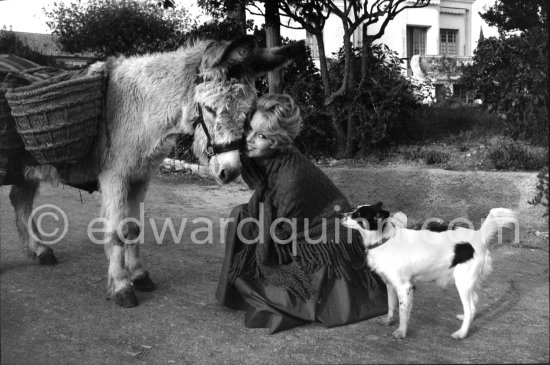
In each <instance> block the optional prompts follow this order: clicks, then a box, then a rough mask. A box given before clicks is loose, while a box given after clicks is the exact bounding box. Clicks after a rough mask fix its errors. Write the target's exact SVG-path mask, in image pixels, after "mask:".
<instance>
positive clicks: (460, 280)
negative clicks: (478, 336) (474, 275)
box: [451, 269, 478, 339]
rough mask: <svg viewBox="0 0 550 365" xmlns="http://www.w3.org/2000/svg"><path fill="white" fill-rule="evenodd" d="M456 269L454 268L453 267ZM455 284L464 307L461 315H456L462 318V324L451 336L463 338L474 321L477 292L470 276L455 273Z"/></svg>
mask: <svg viewBox="0 0 550 365" xmlns="http://www.w3.org/2000/svg"><path fill="white" fill-rule="evenodd" d="M455 270H456V269H455ZM455 285H456V288H457V290H458V294H459V295H460V300H461V301H462V307H463V308H464V314H463V315H460V314H459V315H457V318H458V319H462V326H461V327H460V329H459V330H458V331H456V332H454V333H453V334H452V335H451V337H452V338H454V339H463V338H464V337H466V335H467V334H468V330H469V329H470V326H471V325H472V322H473V321H474V317H475V313H476V303H477V298H478V297H477V293H476V292H475V288H474V281H473V280H471V278H467V277H460V275H456V274H455Z"/></svg>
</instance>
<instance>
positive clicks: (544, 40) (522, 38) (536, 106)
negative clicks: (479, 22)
mask: <svg viewBox="0 0 550 365" xmlns="http://www.w3.org/2000/svg"><path fill="white" fill-rule="evenodd" d="M547 66H548V32H547V29H546V28H545V27H538V28H533V29H530V30H528V31H525V32H522V33H520V34H518V35H510V36H508V37H501V38H495V37H491V38H487V39H485V40H483V41H480V42H479V44H478V46H477V49H476V51H475V54H474V60H473V63H472V64H471V65H468V66H466V67H465V68H464V70H463V77H462V82H463V83H464V84H465V86H466V87H468V88H469V89H471V90H475V91H476V97H480V98H481V99H483V106H484V107H485V108H487V109H488V110H490V111H493V112H496V114H497V115H501V116H503V122H504V124H505V126H506V128H505V129H504V132H505V133H506V134H507V135H508V136H510V137H512V138H518V139H519V138H521V139H527V140H529V141H533V142H536V143H539V144H541V145H547V144H548V110H547V107H546V106H547V105H548V74H547V71H546V70H547Z"/></svg>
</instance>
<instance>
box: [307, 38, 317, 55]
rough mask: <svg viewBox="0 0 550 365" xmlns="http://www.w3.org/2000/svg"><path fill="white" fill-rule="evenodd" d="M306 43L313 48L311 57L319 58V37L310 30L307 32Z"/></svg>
mask: <svg viewBox="0 0 550 365" xmlns="http://www.w3.org/2000/svg"><path fill="white" fill-rule="evenodd" d="M306 45H307V46H308V47H309V49H311V57H312V58H319V47H318V46H317V38H315V36H314V35H313V34H311V33H310V32H306Z"/></svg>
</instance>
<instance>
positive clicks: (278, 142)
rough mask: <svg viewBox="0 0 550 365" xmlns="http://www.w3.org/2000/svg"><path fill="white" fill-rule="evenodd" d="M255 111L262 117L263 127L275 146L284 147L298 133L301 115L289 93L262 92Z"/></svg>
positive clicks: (290, 142) (288, 144)
mask: <svg viewBox="0 0 550 365" xmlns="http://www.w3.org/2000/svg"><path fill="white" fill-rule="evenodd" d="M256 112H259V113H261V114H262V116H263V117H264V118H263V120H264V123H263V127H264V130H265V131H266V132H267V133H268V134H269V137H270V138H272V139H273V140H274V142H275V146H276V147H277V148H280V149H284V148H286V147H288V146H290V145H291V144H292V140H294V138H296V136H297V135H298V133H300V128H301V125H302V116H301V115H300V108H298V106H297V105H296V103H295V102H294V99H292V98H291V97H290V96H289V95H286V94H264V95H262V96H261V97H260V98H259V99H258V103H257V105H256Z"/></svg>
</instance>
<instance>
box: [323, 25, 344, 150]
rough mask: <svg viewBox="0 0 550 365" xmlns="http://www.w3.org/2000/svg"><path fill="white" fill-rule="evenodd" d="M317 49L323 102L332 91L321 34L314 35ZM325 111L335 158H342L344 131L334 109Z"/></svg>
mask: <svg viewBox="0 0 550 365" xmlns="http://www.w3.org/2000/svg"><path fill="white" fill-rule="evenodd" d="M315 38H317V47H318V49H319V66H320V68H321V70H320V71H321V79H322V80H323V90H324V93H325V100H326V99H328V98H329V97H330V95H331V94H332V91H331V89H330V81H329V76H328V66H327V56H326V54H325V41H324V39H323V33H322V32H321V33H316V34H315ZM327 111H328V113H329V114H330V116H331V119H332V126H333V128H334V132H335V133H336V156H335V157H336V158H342V157H344V155H345V153H346V130H345V129H344V126H343V124H342V123H340V121H338V120H336V118H335V117H334V116H335V115H336V107H335V106H334V105H333V104H330V105H329V106H328V107H327Z"/></svg>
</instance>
